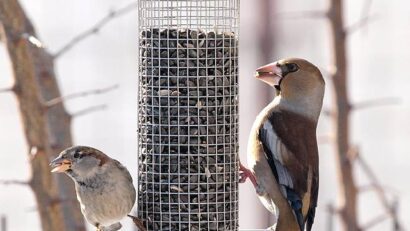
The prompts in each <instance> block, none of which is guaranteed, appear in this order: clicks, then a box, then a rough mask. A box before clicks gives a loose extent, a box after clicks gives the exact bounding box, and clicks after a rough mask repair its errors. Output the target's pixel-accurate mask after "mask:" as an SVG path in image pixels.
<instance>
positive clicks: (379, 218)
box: [360, 213, 389, 230]
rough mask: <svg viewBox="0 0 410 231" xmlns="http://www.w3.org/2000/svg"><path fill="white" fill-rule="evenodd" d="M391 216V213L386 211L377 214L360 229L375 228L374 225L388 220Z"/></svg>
mask: <svg viewBox="0 0 410 231" xmlns="http://www.w3.org/2000/svg"><path fill="white" fill-rule="evenodd" d="M388 218H389V215H388V214H386V213H383V214H380V215H378V216H376V217H375V218H373V219H371V220H370V221H368V222H367V223H366V224H364V225H362V227H361V229H360V230H368V229H371V228H373V227H374V226H376V225H378V224H380V223H382V222H383V221H385V220H387V219H388Z"/></svg>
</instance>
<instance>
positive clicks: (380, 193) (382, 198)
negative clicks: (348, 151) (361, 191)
mask: <svg viewBox="0 0 410 231" xmlns="http://www.w3.org/2000/svg"><path fill="white" fill-rule="evenodd" d="M356 150H357V149H356ZM356 161H357V163H358V164H359V165H360V167H361V168H362V169H363V171H364V173H365V174H366V175H367V177H368V178H369V180H370V181H371V182H372V184H373V185H374V187H375V192H376V194H377V196H378V197H379V200H380V202H381V204H382V206H383V207H384V209H385V210H386V213H387V214H388V215H389V216H390V217H391V218H392V219H394V220H395V221H396V223H397V227H398V230H402V228H401V225H400V223H399V221H398V218H397V214H396V213H395V211H394V208H393V207H392V206H391V205H390V202H389V200H388V199H387V196H386V192H385V190H384V188H383V187H382V185H381V184H380V182H379V180H378V178H377V176H376V174H375V173H374V172H373V170H372V169H371V168H370V166H369V165H368V164H367V163H366V161H365V160H364V159H363V157H362V156H361V155H360V154H359V153H358V151H357V155H356Z"/></svg>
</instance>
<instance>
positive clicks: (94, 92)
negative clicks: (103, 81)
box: [45, 84, 118, 107]
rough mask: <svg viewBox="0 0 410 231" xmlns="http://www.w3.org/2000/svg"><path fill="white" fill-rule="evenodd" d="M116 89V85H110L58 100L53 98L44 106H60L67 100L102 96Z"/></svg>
mask: <svg viewBox="0 0 410 231" xmlns="http://www.w3.org/2000/svg"><path fill="white" fill-rule="evenodd" d="M117 88H118V84H116V85H112V86H110V87H106V88H100V89H93V90H88V91H82V92H77V93H72V94H68V95H65V96H61V97H58V98H54V99H52V100H50V101H48V102H46V103H45V106H47V107H52V106H55V105H57V104H60V103H62V102H64V101H68V100H71V99H76V98H80V97H86V96H89V95H99V94H104V93H107V92H110V91H112V90H114V89H117Z"/></svg>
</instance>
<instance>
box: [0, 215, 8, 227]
mask: <svg viewBox="0 0 410 231" xmlns="http://www.w3.org/2000/svg"><path fill="white" fill-rule="evenodd" d="M0 223H1V226H0V227H1V229H0V230H1V231H7V217H6V215H1V220H0Z"/></svg>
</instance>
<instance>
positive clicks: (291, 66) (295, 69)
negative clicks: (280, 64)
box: [286, 63, 299, 72]
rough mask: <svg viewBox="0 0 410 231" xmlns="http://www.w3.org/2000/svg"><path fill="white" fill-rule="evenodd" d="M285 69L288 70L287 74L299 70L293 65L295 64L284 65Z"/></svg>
mask: <svg viewBox="0 0 410 231" xmlns="http://www.w3.org/2000/svg"><path fill="white" fill-rule="evenodd" d="M286 67H287V69H288V72H295V71H297V70H299V67H298V65H297V64H295V63H288V64H286Z"/></svg>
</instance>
